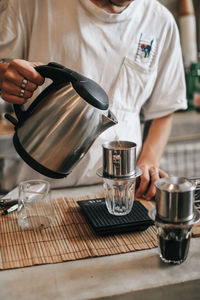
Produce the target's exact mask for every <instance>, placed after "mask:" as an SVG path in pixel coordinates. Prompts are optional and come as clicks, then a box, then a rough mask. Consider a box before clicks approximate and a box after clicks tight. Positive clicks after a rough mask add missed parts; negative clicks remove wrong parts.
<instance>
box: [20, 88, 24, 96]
mask: <svg viewBox="0 0 200 300" xmlns="http://www.w3.org/2000/svg"><path fill="white" fill-rule="evenodd" d="M24 92H25V90H24V89H21V91H20V94H19V96H20V97H24Z"/></svg>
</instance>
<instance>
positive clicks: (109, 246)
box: [0, 196, 157, 270]
mask: <svg viewBox="0 0 200 300" xmlns="http://www.w3.org/2000/svg"><path fill="white" fill-rule="evenodd" d="M98 197H99V196H98ZM98 197H94V196H93V197H87V199H90V198H92V199H94V198H98ZM85 199H86V198H85ZM77 200H81V199H77V198H76V199H71V198H59V199H55V200H53V201H52V203H53V206H54V209H55V222H54V224H52V225H51V227H49V228H47V229H42V230H41V231H39V230H27V231H25V230H24V231H23V230H21V229H20V228H19V226H18V223H17V213H16V212H14V213H12V214H9V215H7V216H4V217H2V216H0V269H1V270H5V269H14V268H22V267H27V266H33V265H41V264H50V263H59V262H64V261H70V260H77V259H83V258H89V257H98V256H104V255H111V254H119V253H126V252H131V251H137V250H143V249H150V248H154V247H156V246H157V239H156V231H155V228H154V226H151V227H149V228H148V229H147V230H145V231H143V232H137V233H123V234H116V235H112V236H104V237H102V236H98V235H96V234H95V233H94V231H93V230H92V229H91V228H90V225H88V224H87V222H86V219H85V218H84V215H83V214H82V213H81V209H80V207H79V205H78V204H77V202H76V201H77ZM143 204H145V201H144V202H143ZM145 206H149V207H147V209H149V208H150V204H148V203H147V202H146V204H145Z"/></svg>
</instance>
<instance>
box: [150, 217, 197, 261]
mask: <svg viewBox="0 0 200 300" xmlns="http://www.w3.org/2000/svg"><path fill="white" fill-rule="evenodd" d="M155 225H156V228H157V237H158V246H159V248H158V249H159V255H160V258H161V260H162V261H164V262H165V263H172V264H181V263H182V262H184V261H185V260H186V258H187V255H188V252H189V247H190V238H191V235H192V228H193V225H191V224H190V225H189V224H185V225H183V224H180V225H173V224H168V223H161V222H156V223H155Z"/></svg>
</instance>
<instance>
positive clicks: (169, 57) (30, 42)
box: [0, 0, 187, 186]
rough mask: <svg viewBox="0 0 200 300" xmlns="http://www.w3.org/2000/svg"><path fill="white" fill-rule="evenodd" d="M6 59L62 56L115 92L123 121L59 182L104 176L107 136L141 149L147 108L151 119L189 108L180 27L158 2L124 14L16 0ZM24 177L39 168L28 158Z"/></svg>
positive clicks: (3, 29) (1, 27)
mask: <svg viewBox="0 0 200 300" xmlns="http://www.w3.org/2000/svg"><path fill="white" fill-rule="evenodd" d="M2 3H4V2H2ZM0 11H1V9H0ZM0 57H1V58H22V59H27V60H29V61H40V62H44V63H48V62H50V61H55V62H57V63H60V64H63V65H64V66H66V67H68V68H71V69H73V70H75V71H77V72H79V73H81V74H83V75H85V76H87V77H89V78H91V79H93V80H94V81H96V82H97V83H99V84H100V85H101V86H102V87H103V88H104V90H105V91H106V92H107V94H108V97H109V107H110V109H111V111H112V112H113V113H114V114H115V116H116V117H117V119H118V124H117V125H116V126H114V127H111V128H109V129H108V130H106V131H105V132H104V133H102V134H101V135H100V136H99V137H98V138H97V139H96V141H95V142H94V144H93V145H92V147H91V148H90V150H89V151H88V153H87V154H86V155H85V157H84V158H83V159H82V160H81V161H80V162H79V164H78V165H77V166H76V167H75V168H74V169H73V171H72V173H71V174H70V175H69V176H68V177H67V178H65V179H62V180H52V185H53V186H68V185H80V184H92V183H95V182H98V181H100V179H99V178H98V176H97V175H96V170H97V169H98V168H99V167H101V164H102V162H101V159H102V143H103V142H105V141H108V140H114V139H121V140H129V141H133V142H135V143H136V144H137V154H138V153H139V151H140V149H141V126H140V112H141V109H142V113H143V116H144V119H145V120H149V119H154V118H159V117H162V116H165V115H167V114H170V113H172V112H174V111H176V110H179V109H186V108H187V102H186V96H185V79H184V70H183V63H182V55H181V49H180V41H179V33H178V29H177V25H176V23H175V21H174V18H173V16H172V15H171V13H170V12H169V11H168V10H167V9H166V8H165V7H164V6H162V5H161V4H160V3H159V2H157V1H156V0H135V1H133V2H132V3H131V4H130V5H129V6H128V7H127V8H126V9H125V10H124V11H123V12H121V13H120V14H111V13H108V12H106V11H104V10H102V9H100V8H99V7H97V6H96V5H94V4H93V3H92V2H91V1H90V0H73V1H72V0H65V1H57V0H42V1H41V0H31V1H27V0H10V1H8V7H7V9H4V10H3V8H2V12H1V15H0ZM35 96H36V95H35ZM24 178H26V179H27V178H38V173H37V172H35V171H32V170H31V169H30V168H29V167H28V166H27V165H25V164H22V166H21V168H20V170H19V176H18V180H19V181H20V180H22V179H24Z"/></svg>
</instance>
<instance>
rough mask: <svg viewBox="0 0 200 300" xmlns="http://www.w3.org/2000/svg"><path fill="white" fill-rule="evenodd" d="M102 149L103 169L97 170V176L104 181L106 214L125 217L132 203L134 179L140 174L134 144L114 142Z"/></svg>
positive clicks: (103, 146) (108, 143) (106, 144)
mask: <svg viewBox="0 0 200 300" xmlns="http://www.w3.org/2000/svg"><path fill="white" fill-rule="evenodd" d="M102 148H103V168H100V169H98V170H97V175H98V176H100V177H102V178H103V181H104V184H103V186H104V194H105V202H106V206H107V209H108V212H109V213H110V214H113V215H116V216H123V215H127V214H128V213H130V211H131V209H132V206H133V202H134V195H135V184H136V178H137V177H138V176H140V175H141V174H142V171H141V170H140V169H139V168H138V167H136V144H135V143H133V142H130V141H119V140H116V141H111V142H107V143H105V144H103V145H102Z"/></svg>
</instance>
